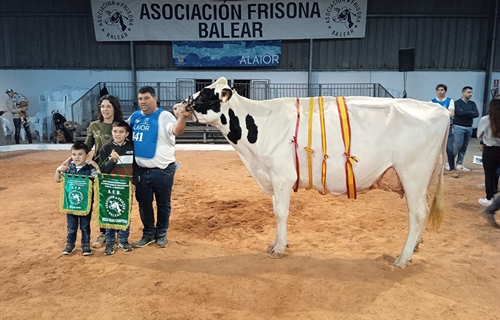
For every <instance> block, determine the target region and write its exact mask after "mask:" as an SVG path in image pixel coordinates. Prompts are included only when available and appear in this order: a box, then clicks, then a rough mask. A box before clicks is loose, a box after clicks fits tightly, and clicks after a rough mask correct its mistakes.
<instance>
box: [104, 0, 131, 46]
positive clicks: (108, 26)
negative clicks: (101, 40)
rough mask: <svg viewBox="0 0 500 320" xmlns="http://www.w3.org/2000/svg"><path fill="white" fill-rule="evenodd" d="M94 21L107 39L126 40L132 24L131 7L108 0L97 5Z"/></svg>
mask: <svg viewBox="0 0 500 320" xmlns="http://www.w3.org/2000/svg"><path fill="white" fill-rule="evenodd" d="M95 18H96V23H97V25H98V26H99V29H96V32H101V33H102V34H103V35H104V36H105V37H106V38H108V40H126V39H127V38H128V37H129V35H130V31H131V27H133V25H134V15H133V14H132V9H131V8H130V7H129V6H128V5H127V4H126V3H124V2H114V1H108V2H104V3H102V4H101V5H100V6H99V9H98V10H97V16H96V17H95Z"/></svg>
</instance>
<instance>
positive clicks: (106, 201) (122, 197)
mask: <svg viewBox="0 0 500 320" xmlns="http://www.w3.org/2000/svg"><path fill="white" fill-rule="evenodd" d="M111 134H112V136H113V141H111V142H110V143H108V144H106V145H104V146H103V147H102V148H101V150H100V151H99V159H101V161H102V163H101V165H100V169H101V172H102V173H110V174H115V175H124V177H123V178H122V179H116V180H114V181H113V182H110V181H109V180H108V181H106V182H107V183H106V182H105V181H102V178H100V179H99V180H100V181H99V183H98V189H99V192H98V197H99V224H100V225H101V227H103V226H105V227H106V248H105V249H104V255H106V256H107V255H112V254H113V253H115V236H116V233H118V237H119V243H118V246H119V247H120V248H122V250H123V251H125V252H127V251H132V249H133V248H132V246H131V245H130V244H129V242H128V236H129V234H130V218H129V214H130V204H131V198H132V197H131V195H132V192H131V190H130V188H131V186H130V181H131V180H130V179H131V178H132V165H133V162H134V147H133V145H132V142H131V141H129V140H127V137H128V136H129V134H130V126H129V125H128V123H127V122H125V121H123V120H122V121H118V122H114V123H113V125H112V129H111ZM103 188H105V190H102V189H103Z"/></svg>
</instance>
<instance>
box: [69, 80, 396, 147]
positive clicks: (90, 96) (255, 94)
mask: <svg viewBox="0 0 500 320" xmlns="http://www.w3.org/2000/svg"><path fill="white" fill-rule="evenodd" d="M143 86H151V87H153V88H154V89H155V91H156V96H157V97H158V103H159V107H161V108H163V109H165V110H167V111H170V112H172V107H173V105H174V104H176V103H177V102H179V101H181V100H183V99H186V98H187V97H189V96H190V95H192V94H193V93H195V92H196V91H197V90H196V88H197V84H196V83H195V82H194V81H178V82H138V83H137V87H136V88H134V85H133V83H131V82H99V83H98V84H96V85H95V86H94V87H93V88H92V89H90V90H89V91H88V92H87V93H86V94H85V95H84V96H82V97H81V98H80V99H79V100H77V101H76V102H75V103H73V104H72V106H71V109H72V116H73V121H76V122H78V123H79V124H80V125H81V126H82V128H87V127H88V125H89V124H90V122H91V121H93V120H95V119H96V113H97V109H98V103H99V98H100V92H101V90H102V89H104V88H106V89H107V91H108V92H109V94H111V95H113V96H115V97H117V98H118V99H119V101H120V104H121V107H122V111H123V116H124V117H125V118H128V116H130V115H131V114H132V113H133V112H134V111H135V110H137V109H138V108H137V107H138V105H137V91H138V90H139V88H141V87H143ZM233 87H235V88H238V90H242V92H243V94H242V92H240V94H242V95H244V96H247V97H248V98H250V99H253V100H268V99H274V98H283V97H299V98H303V97H309V96H313V97H316V96H367V97H386V98H393V96H392V95H391V94H390V93H389V92H388V91H387V90H386V89H385V88H384V87H383V86H382V85H381V84H379V83H327V84H310V85H308V84H300V83H293V84H289V83H265V82H255V83H233ZM193 125H194V124H193ZM204 127H206V126H204ZM82 131H83V132H84V130H82ZM192 131H193V132H194V131H196V129H194V130H192ZM209 131H210V130H207V129H203V128H200V130H199V134H200V135H201V136H200V139H201V142H205V143H206V142H213V141H211V140H210V132H209ZM191 135H193V134H191ZM195 135H196V134H195ZM214 136H215V135H214Z"/></svg>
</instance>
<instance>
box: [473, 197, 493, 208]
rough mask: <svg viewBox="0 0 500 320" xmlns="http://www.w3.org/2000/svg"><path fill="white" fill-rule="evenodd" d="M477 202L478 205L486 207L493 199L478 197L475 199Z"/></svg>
mask: <svg viewBox="0 0 500 320" xmlns="http://www.w3.org/2000/svg"><path fill="white" fill-rule="evenodd" d="M477 202H478V203H479V204H480V205H482V206H485V207H487V206H489V205H490V204H492V203H493V199H490V200H488V199H486V198H480V199H478V200H477Z"/></svg>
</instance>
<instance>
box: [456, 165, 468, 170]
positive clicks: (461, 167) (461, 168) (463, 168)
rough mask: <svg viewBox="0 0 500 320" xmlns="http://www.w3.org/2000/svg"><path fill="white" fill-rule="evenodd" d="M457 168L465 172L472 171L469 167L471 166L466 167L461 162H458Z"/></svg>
mask: <svg viewBox="0 0 500 320" xmlns="http://www.w3.org/2000/svg"><path fill="white" fill-rule="evenodd" d="M457 170H462V171H465V172H468V171H470V169H469V168H466V167H464V166H463V165H461V164H458V165H457Z"/></svg>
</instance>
